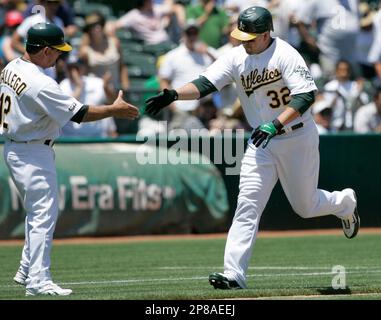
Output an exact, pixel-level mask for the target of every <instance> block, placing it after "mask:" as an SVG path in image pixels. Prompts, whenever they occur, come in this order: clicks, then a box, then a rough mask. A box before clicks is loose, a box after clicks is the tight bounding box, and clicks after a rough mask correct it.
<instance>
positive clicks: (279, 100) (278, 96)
mask: <svg viewBox="0 0 381 320" xmlns="http://www.w3.org/2000/svg"><path fill="white" fill-rule="evenodd" d="M267 96H268V97H271V103H270V104H269V106H270V107H271V108H273V109H276V108H279V107H280V106H281V105H282V104H283V105H284V106H286V105H288V104H289V103H290V101H291V99H290V90H289V89H288V88H287V87H283V88H282V89H280V91H279V92H277V91H275V90H270V91H268V92H267Z"/></svg>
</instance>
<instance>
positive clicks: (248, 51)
mask: <svg viewBox="0 0 381 320" xmlns="http://www.w3.org/2000/svg"><path fill="white" fill-rule="evenodd" d="M243 47H244V49H245V51H246V53H247V54H253V51H252V50H251V49H250V48H246V47H245V46H243Z"/></svg>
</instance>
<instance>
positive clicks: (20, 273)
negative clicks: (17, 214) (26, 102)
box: [4, 144, 29, 286]
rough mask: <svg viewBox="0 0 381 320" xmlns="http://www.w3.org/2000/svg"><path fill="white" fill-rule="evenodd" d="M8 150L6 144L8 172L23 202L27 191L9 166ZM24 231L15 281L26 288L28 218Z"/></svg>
mask: <svg viewBox="0 0 381 320" xmlns="http://www.w3.org/2000/svg"><path fill="white" fill-rule="evenodd" d="M8 149H9V148H8V146H7V144H5V148H4V159H5V163H6V165H7V166H8V170H9V172H10V174H11V178H12V181H13V183H14V185H15V187H16V189H17V191H18V194H19V196H20V199H21V201H23V200H24V196H25V190H24V189H23V188H22V184H20V183H18V181H17V180H15V178H14V173H13V171H14V170H13V169H12V168H11V167H10V166H9V164H8V160H7V158H8V153H9V152H10V151H9V150H8ZM15 174H17V173H15ZM20 178H21V176H19V177H18V180H19V179H20ZM24 210H25V208H24ZM24 230H25V243H24V247H23V250H22V253H21V260H20V266H19V269H18V270H17V272H16V275H15V276H14V278H13V280H14V281H15V282H16V283H18V284H21V285H24V286H25V281H26V278H27V277H28V273H29V233H28V224H27V216H25V227H24Z"/></svg>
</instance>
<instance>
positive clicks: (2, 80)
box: [0, 69, 27, 96]
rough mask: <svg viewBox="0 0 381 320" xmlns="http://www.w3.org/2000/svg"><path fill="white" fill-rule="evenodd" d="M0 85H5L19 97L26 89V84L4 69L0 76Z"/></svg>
mask: <svg viewBox="0 0 381 320" xmlns="http://www.w3.org/2000/svg"><path fill="white" fill-rule="evenodd" d="M0 84H1V85H3V84H5V85H7V86H8V87H10V88H11V89H12V90H13V91H14V92H15V93H16V95H18V96H20V95H21V94H22V93H23V92H24V90H25V89H26V88H27V85H26V83H25V82H24V81H23V80H22V79H21V78H20V77H19V76H18V75H17V74H16V73H14V72H13V71H11V70H7V69H4V70H3V71H2V72H1V74H0Z"/></svg>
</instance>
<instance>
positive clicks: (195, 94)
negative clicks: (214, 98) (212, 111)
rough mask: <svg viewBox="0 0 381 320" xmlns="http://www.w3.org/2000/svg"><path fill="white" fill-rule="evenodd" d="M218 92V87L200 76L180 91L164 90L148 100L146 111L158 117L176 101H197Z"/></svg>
mask: <svg viewBox="0 0 381 320" xmlns="http://www.w3.org/2000/svg"><path fill="white" fill-rule="evenodd" d="M214 91H217V89H216V87H215V86H214V85H213V84H212V83H211V82H210V81H209V80H208V79H207V78H205V77H203V76H200V77H199V78H198V79H195V80H193V81H191V82H189V83H187V84H186V85H184V86H182V87H180V88H179V89H176V90H174V89H171V90H168V89H164V90H163V91H162V92H160V93H159V94H158V95H156V96H153V97H151V98H149V99H147V100H146V108H145V111H146V113H148V114H151V115H156V114H157V113H159V111H160V110H161V109H163V108H165V107H166V106H168V105H169V104H171V103H172V102H173V101H176V100H196V99H200V98H203V97H205V96H207V95H208V94H210V93H212V92H214Z"/></svg>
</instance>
